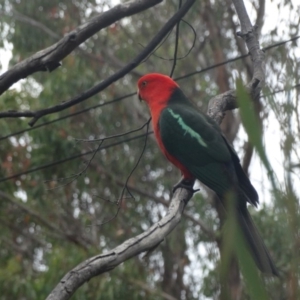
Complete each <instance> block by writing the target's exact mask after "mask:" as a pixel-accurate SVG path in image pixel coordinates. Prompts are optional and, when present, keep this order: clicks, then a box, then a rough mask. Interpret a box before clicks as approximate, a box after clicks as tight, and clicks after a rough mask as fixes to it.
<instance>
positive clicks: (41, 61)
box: [0, 0, 162, 95]
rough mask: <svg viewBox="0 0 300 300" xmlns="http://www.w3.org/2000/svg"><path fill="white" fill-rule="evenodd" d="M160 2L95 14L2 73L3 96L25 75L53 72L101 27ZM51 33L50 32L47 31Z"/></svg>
mask: <svg viewBox="0 0 300 300" xmlns="http://www.w3.org/2000/svg"><path fill="white" fill-rule="evenodd" d="M160 2H162V0H136V1H129V2H126V3H122V4H119V5H116V6H115V7H113V8H112V9H110V10H108V11H106V12H104V13H102V14H99V15H97V16H95V17H94V18H92V19H91V20H89V21H88V22H86V23H85V24H83V25H81V26H79V27H78V28H77V29H75V30H73V31H71V32H69V33H68V34H66V35H65V36H64V37H63V38H62V39H61V40H59V41H58V42H57V43H55V44H54V45H52V46H50V47H48V48H46V49H44V50H41V51H39V52H37V53H35V54H34V55H32V56H31V57H29V58H27V59H25V60H23V61H22V62H20V63H18V64H16V65H15V66H13V67H12V68H11V69H10V70H8V71H7V72H5V73H4V74H2V75H1V76H0V95H1V94H3V93H4V92H5V91H6V90H7V89H8V88H9V87H10V86H11V85H13V84H14V83H15V82H17V81H19V80H20V79H23V78H26V77H27V76H29V75H31V74H33V73H35V72H39V71H49V72H51V71H53V70H55V69H56V68H57V67H59V66H60V65H61V64H60V61H61V60H62V59H64V58H65V57H66V56H67V55H69V54H70V53H71V52H72V51H73V50H74V49H75V48H76V47H78V46H79V45H80V44H82V43H83V42H85V41H86V40H87V39H88V38H90V37H91V36H92V35H94V34H95V33H97V32H98V31H100V30H101V29H103V28H106V27H108V26H110V25H111V24H113V23H115V22H117V21H118V20H120V19H122V18H124V17H129V16H131V15H134V14H137V13H139V12H141V11H143V10H146V9H148V8H150V7H152V6H154V5H156V4H158V3H160ZM18 17H23V18H24V16H20V15H19V16H18ZM27 21H28V20H27ZM35 25H37V24H35ZM46 29H47V28H44V27H43V30H46ZM47 30H48V29H47ZM49 33H50V31H49V32H48V34H49Z"/></svg>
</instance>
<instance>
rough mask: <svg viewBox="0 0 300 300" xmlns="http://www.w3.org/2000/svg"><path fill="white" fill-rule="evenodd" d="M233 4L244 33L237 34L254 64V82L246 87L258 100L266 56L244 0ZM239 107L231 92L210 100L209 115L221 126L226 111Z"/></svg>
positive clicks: (235, 1)
mask: <svg viewBox="0 0 300 300" xmlns="http://www.w3.org/2000/svg"><path fill="white" fill-rule="evenodd" d="M232 2H233V4H234V6H235V9H236V12H237V14H238V17H239V20H240V23H241V27H242V31H241V32H237V35H238V36H240V37H241V38H243V39H244V41H245V43H246V45H247V48H248V51H249V53H250V56H251V59H252V63H253V76H252V80H251V81H250V82H249V83H248V84H247V85H246V90H247V91H248V93H249V94H250V95H251V97H252V98H253V99H256V98H257V97H258V96H259V94H260V92H261V89H262V87H263V85H264V82H265V61H264V59H265V55H264V52H263V51H262V50H261V49H260V46H259V42H258V39H257V34H256V28H255V27H253V26H252V25H251V22H250V19H249V17H248V14H247V11H246V8H245V5H244V2H243V0H232ZM237 107H238V106H237V101H236V92H235V90H229V91H227V92H225V93H223V94H220V95H217V96H215V97H214V98H212V99H211V100H210V102H209V105H208V111H207V114H208V115H209V116H210V117H212V118H213V119H214V120H215V121H216V122H217V123H218V124H221V122H222V120H223V118H224V115H225V111H226V110H232V109H235V108H237Z"/></svg>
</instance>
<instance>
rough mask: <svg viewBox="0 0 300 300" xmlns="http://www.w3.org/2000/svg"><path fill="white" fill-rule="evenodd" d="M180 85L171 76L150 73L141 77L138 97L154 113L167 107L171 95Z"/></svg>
mask: <svg viewBox="0 0 300 300" xmlns="http://www.w3.org/2000/svg"><path fill="white" fill-rule="evenodd" d="M177 87H178V84H177V83H176V82H175V81H174V80H173V79H172V78H170V77H169V76H167V75H163V74H159V73H150V74H147V75H144V76H143V77H141V78H140V79H139V81H138V96H139V99H140V100H144V101H145V102H146V103H147V104H148V105H149V107H150V110H151V111H152V110H153V109H154V110H157V108H158V106H159V107H160V108H162V107H163V106H166V105H167V102H168V101H169V100H170V95H171V94H172V92H173V90H174V89H175V88H177Z"/></svg>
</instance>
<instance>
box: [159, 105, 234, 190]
mask: <svg viewBox="0 0 300 300" xmlns="http://www.w3.org/2000/svg"><path fill="white" fill-rule="evenodd" d="M159 128H160V134H161V139H162V142H163V144H164V146H165V148H166V150H167V151H168V152H169V154H170V155H172V156H173V157H175V158H176V159H177V160H179V161H180V162H181V163H182V164H183V165H184V166H185V167H186V168H187V169H188V170H189V171H190V172H191V173H192V174H193V175H194V176H195V177H196V178H197V179H199V180H200V181H201V182H203V183H204V184H205V185H207V186H208V187H209V188H211V189H212V190H214V191H215V192H216V193H217V194H219V195H223V194H224V193H225V192H226V191H228V189H230V187H232V185H233V182H234V181H236V178H233V177H235V172H234V166H233V164H232V157H231V151H230V149H229V148H228V146H227V143H226V142H225V141H224V139H223V136H222V134H221V133H220V131H219V129H218V127H217V125H215V126H213V125H212V121H208V120H207V117H206V116H205V115H203V114H201V113H200V112H198V111H197V110H195V108H194V107H193V106H192V105H189V104H187V103H184V105H182V104H177V103H175V104H172V105H169V106H167V107H166V108H165V109H164V110H163V111H162V113H161V116H160V121H159Z"/></svg>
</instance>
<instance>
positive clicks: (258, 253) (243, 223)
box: [237, 208, 279, 276]
mask: <svg viewBox="0 0 300 300" xmlns="http://www.w3.org/2000/svg"><path fill="white" fill-rule="evenodd" d="M237 222H238V224H239V225H240V228H241V231H242V233H243V236H244V237H245V240H246V242H247V244H248V247H249V250H250V253H251V254H252V257H253V259H254V261H255V263H256V265H257V267H258V268H259V269H260V270H261V272H263V273H265V274H269V275H275V276H279V274H278V270H277V268H276V266H275V264H274V262H273V260H272V258H271V255H270V254H269V251H268V249H267V247H266V246H265V244H264V242H263V239H262V238H261V236H260V234H259V232H258V229H257V228H256V226H255V225H254V222H253V220H252V218H251V216H250V214H249V212H248V210H247V209H246V208H245V209H242V210H239V213H237Z"/></svg>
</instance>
